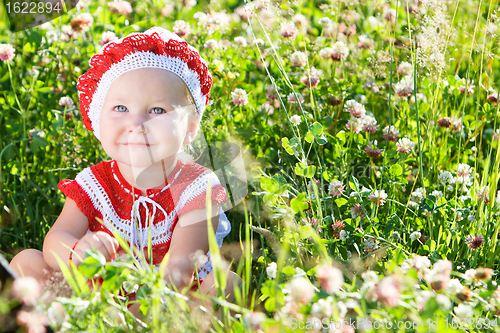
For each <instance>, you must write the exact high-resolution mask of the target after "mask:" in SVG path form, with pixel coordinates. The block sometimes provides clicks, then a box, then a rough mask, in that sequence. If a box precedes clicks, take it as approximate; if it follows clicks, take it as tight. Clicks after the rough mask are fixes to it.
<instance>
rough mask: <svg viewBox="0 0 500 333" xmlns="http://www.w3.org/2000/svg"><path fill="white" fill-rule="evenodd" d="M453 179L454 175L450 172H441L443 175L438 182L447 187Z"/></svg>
mask: <svg viewBox="0 0 500 333" xmlns="http://www.w3.org/2000/svg"><path fill="white" fill-rule="evenodd" d="M451 179H453V175H452V174H451V172H449V171H441V173H440V174H439V176H438V180H439V181H440V182H441V184H443V185H446V184H447V183H449V182H450V180H451Z"/></svg>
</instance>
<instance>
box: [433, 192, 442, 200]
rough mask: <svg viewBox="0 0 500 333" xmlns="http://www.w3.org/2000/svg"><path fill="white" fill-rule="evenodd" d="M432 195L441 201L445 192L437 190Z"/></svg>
mask: <svg viewBox="0 0 500 333" xmlns="http://www.w3.org/2000/svg"><path fill="white" fill-rule="evenodd" d="M431 195H432V196H433V197H434V198H436V199H439V198H442V197H443V192H441V191H438V190H435V191H432V193H431Z"/></svg>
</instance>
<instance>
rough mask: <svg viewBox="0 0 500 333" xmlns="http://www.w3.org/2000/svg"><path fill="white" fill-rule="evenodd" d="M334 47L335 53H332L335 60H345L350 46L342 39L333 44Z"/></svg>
mask: <svg viewBox="0 0 500 333" xmlns="http://www.w3.org/2000/svg"><path fill="white" fill-rule="evenodd" d="M332 49H333V55H332V59H333V60H340V59H343V60H345V58H347V56H348V55H349V48H348V47H347V45H345V43H344V42H342V41H338V42H335V44H333V46H332Z"/></svg>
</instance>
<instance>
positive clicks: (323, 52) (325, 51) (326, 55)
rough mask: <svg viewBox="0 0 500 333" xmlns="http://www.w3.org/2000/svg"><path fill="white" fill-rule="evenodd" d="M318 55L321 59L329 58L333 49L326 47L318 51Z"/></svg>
mask: <svg viewBox="0 0 500 333" xmlns="http://www.w3.org/2000/svg"><path fill="white" fill-rule="evenodd" d="M319 56H320V57H321V58H322V59H330V58H331V57H332V56H333V49H332V48H331V47H326V48H324V49H321V50H320V51H319Z"/></svg>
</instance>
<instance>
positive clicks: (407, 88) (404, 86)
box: [394, 75, 414, 97]
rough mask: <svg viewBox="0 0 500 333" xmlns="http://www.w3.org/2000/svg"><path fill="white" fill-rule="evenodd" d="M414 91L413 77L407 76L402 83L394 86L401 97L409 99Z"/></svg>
mask: <svg viewBox="0 0 500 333" xmlns="http://www.w3.org/2000/svg"><path fill="white" fill-rule="evenodd" d="M413 89H414V82H413V76H411V75H407V76H405V77H404V78H403V79H402V80H401V81H400V82H398V83H396V84H395V85H394V90H395V92H396V95H398V96H400V97H408V96H410V94H411V93H412V91H413Z"/></svg>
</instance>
